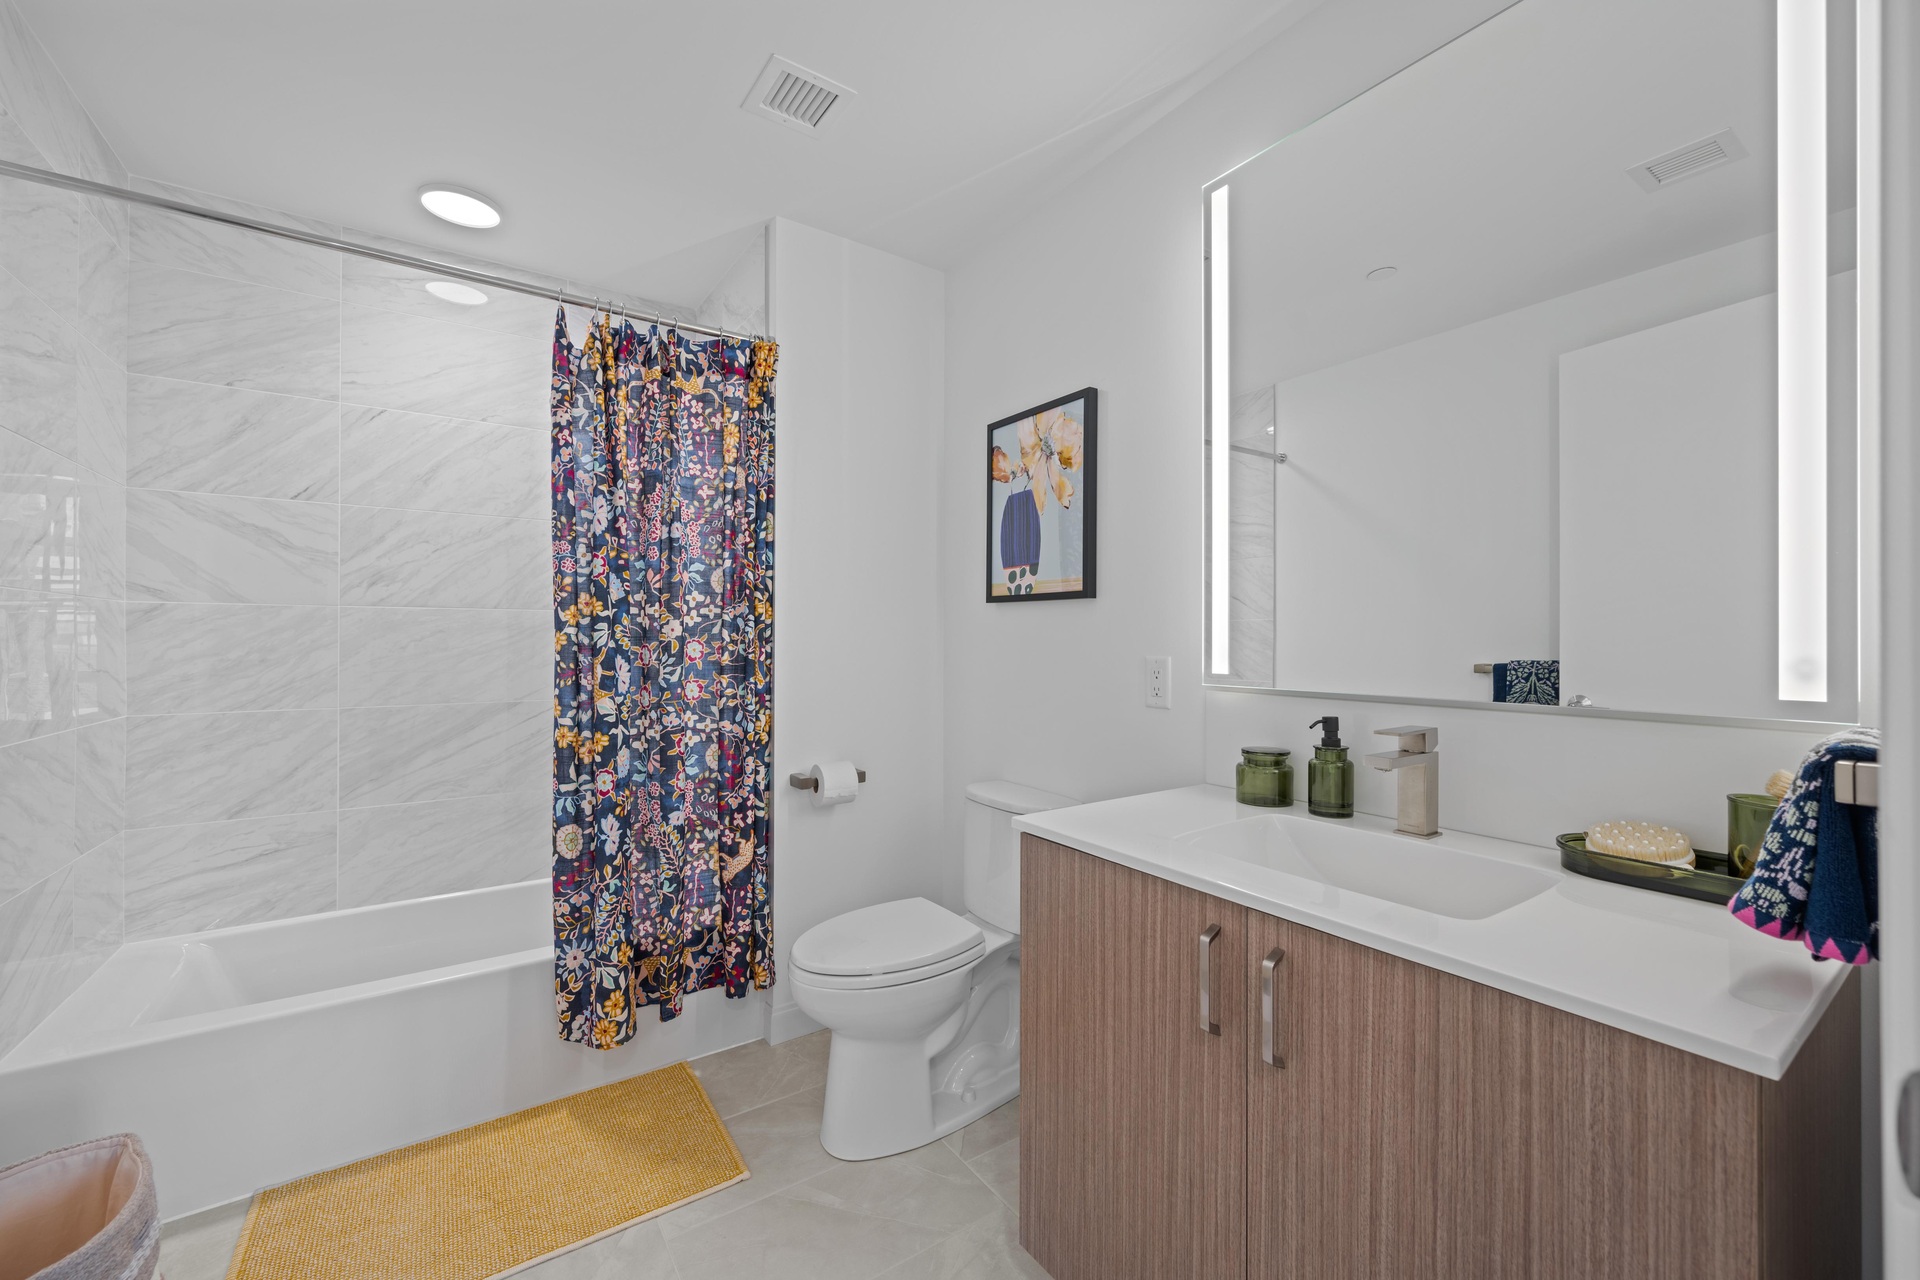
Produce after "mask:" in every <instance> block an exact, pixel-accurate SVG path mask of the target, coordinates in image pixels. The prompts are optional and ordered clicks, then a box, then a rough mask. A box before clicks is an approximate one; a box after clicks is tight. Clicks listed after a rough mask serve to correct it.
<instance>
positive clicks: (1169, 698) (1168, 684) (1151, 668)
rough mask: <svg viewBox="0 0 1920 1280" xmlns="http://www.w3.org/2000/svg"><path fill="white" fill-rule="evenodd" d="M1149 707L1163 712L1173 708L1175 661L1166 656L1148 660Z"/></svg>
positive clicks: (1150, 657)
mask: <svg viewBox="0 0 1920 1280" xmlns="http://www.w3.org/2000/svg"><path fill="white" fill-rule="evenodd" d="M1147 705H1148V706H1150V707H1159V708H1160V709H1161V710H1163V711H1166V710H1170V709H1172V707H1173V659H1172V658H1169V657H1167V656H1166V655H1165V654H1161V655H1159V656H1157V657H1155V656H1153V655H1149V656H1148V658H1147Z"/></svg>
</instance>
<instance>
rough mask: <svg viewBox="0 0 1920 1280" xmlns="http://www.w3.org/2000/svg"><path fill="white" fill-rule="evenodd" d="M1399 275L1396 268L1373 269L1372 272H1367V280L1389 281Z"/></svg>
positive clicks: (1398, 270) (1398, 269)
mask: <svg viewBox="0 0 1920 1280" xmlns="http://www.w3.org/2000/svg"><path fill="white" fill-rule="evenodd" d="M1399 274H1400V268H1398V267H1375V268H1374V269H1373V270H1371V271H1369V272H1367V279H1369V280H1391V279H1393V278H1394V277H1395V276H1397V275H1399Z"/></svg>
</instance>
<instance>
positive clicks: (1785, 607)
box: [1203, 0, 1877, 722]
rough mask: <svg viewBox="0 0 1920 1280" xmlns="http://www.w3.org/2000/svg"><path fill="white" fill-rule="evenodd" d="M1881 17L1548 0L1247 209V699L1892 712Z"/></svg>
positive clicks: (1214, 339)
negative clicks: (1875, 413)
mask: <svg viewBox="0 0 1920 1280" xmlns="http://www.w3.org/2000/svg"><path fill="white" fill-rule="evenodd" d="M1852 11H1853V3H1852V0H1835V2H1834V3H1831V4H1829V3H1827V0H1778V4H1777V5H1776V3H1775V0H1683V2H1678V0H1607V2H1606V3H1594V0H1519V3H1517V4H1515V5H1514V6H1513V7H1511V8H1509V9H1506V10H1504V11H1503V12H1501V13H1499V14H1498V15H1496V16H1495V17H1493V18H1492V19H1490V20H1489V21H1487V22H1486V23H1484V24H1482V25H1481V26H1479V27H1477V28H1476V29H1474V30H1473V31H1470V32H1468V33H1467V34H1466V35H1464V36H1462V37H1461V38H1460V39H1458V40H1456V41H1454V42H1453V43H1451V44H1449V45H1447V46H1446V47H1444V48H1442V49H1440V50H1438V51H1437V52H1435V53H1433V54H1431V55H1429V56H1428V57H1427V58H1425V59H1423V60H1422V61H1420V62H1418V63H1416V64H1414V65H1413V66H1411V67H1408V68H1407V69H1405V70H1404V71H1401V72H1400V73H1399V74H1397V75H1395V76H1394V77H1393V78H1391V79H1389V80H1387V81H1385V82H1384V83H1382V84H1380V85H1378V86H1376V87H1375V88H1373V89H1372V90H1370V91H1369V92H1367V93H1365V94H1363V95H1362V96H1360V97H1358V98H1356V99H1354V100H1352V101H1351V102H1349V103H1347V104H1346V105H1345V106H1342V107H1341V108H1339V109H1338V110H1337V111H1334V112H1332V113H1331V114H1329V115H1327V116H1325V117H1324V118H1322V119H1320V120H1318V121H1317V122H1315V123H1314V124H1312V125H1311V126H1309V127H1307V128H1306V129H1303V130H1302V131H1300V132H1299V133H1297V134H1295V135H1293V136H1291V137H1288V138H1286V139H1284V140H1282V141H1280V142H1277V143H1275V144H1274V145H1273V146H1272V147H1270V148H1268V149H1267V150H1265V151H1264V152H1262V153H1261V154H1259V155H1258V156H1256V157H1254V158H1253V159H1251V160H1249V161H1247V162H1246V163H1244V164H1242V165H1240V166H1239V167H1237V168H1235V169H1234V170H1232V171H1231V172H1230V173H1228V174H1226V175H1224V176H1222V177H1221V178H1219V179H1217V180H1216V181H1214V182H1213V183H1211V184H1209V185H1208V187H1207V188H1206V190H1205V192H1204V194H1203V200H1204V207H1205V215H1206V234H1207V261H1206V289H1207V303H1206V316H1207V332H1206V343H1207V352H1206V397H1207V403H1206V412H1205V424H1206V431H1205V436H1206V440H1205V447H1206V449H1207V452H1208V456H1207V462H1206V475H1207V485H1208V492H1207V511H1206V522H1207V527H1206V530H1205V548H1206V550H1205V555H1206V568H1207V580H1208V581H1207V588H1208V590H1207V619H1206V627H1207V634H1206V659H1207V662H1206V665H1207V673H1206V678H1207V681H1208V682H1209V683H1210V684H1215V685H1233V686H1240V687H1252V688H1267V689H1282V690H1289V691H1300V692H1312V693H1319V694H1337V695H1345V696H1359V697H1376V698H1392V699H1396V700H1408V701H1423V702H1424V701H1438V702H1473V703H1486V702H1491V701H1496V700H1498V701H1502V702H1505V703H1510V704H1516V705H1529V706H1535V707H1545V706H1560V707H1563V708H1564V707H1567V706H1569V705H1571V706H1575V707H1588V706H1591V707H1596V708H1606V709H1612V710H1614V711H1620V712H1629V713H1639V714H1656V715H1663V716H1688V717H1693V716H1698V717H1710V718H1738V719H1760V720H1796V721H1828V722H1853V721H1855V720H1857V719H1858V718H1859V714H1860V707H1861V706H1862V705H1863V690H1864V691H1865V693H1864V696H1865V698H1866V699H1867V703H1866V704H1867V705H1871V698H1872V694H1873V688H1874V681H1875V678H1876V668H1877V660H1876V655H1875V654H1874V653H1873V652H1872V651H1871V646H1870V645H1864V646H1863V639H1864V638H1865V637H1870V636H1873V635H1874V634H1876V631H1877V622H1876V619H1875V618H1874V613H1873V611H1874V609H1875V607H1876V600H1875V596H1874V592H1873V591H1872V590H1870V589H1866V588H1865V587H1863V584H1869V585H1870V584H1871V583H1872V582H1873V581H1874V576H1875V566H1874V564H1873V563H1872V562H1873V559H1874V554H1875V552H1874V549H1875V547H1876V546H1877V524H1876V518H1877V517H1876V502H1875V496H1874V495H1875V484H1876V483H1877V480H1876V479H1875V471H1874V465H1873V464H1874V459H1875V456H1876V450H1875V445H1874V440H1873V435H1872V432H1871V431H1866V432H1863V431H1862V430H1861V427H1860V422H1861V414H1860V413H1859V405H1858V403H1857V400H1858V397H1857V394H1856V391H1857V388H1858V387H1859V386H1860V385H1862V384H1861V382H1860V379H1859V376H1858V367H1859V364H1860V343H1859V336H1860V335H1859V325H1858V319H1857V316H1858V314H1859V308H1858V306H1857V275H1858V272H1857V271H1856V259H1857V257H1858V253H1857V249H1856V244H1857V239H1858V238H1857V235H1856V232H1857V228H1856V217H1855V208H1856V205H1857V204H1858V203H1859V201H1858V198H1857V188H1858V186H1859V182H1860V180H1861V176H1860V174H1859V173H1858V172H1857V168H1858V166H1857V164H1856V140H1855V139H1856V105H1855V99H1856V92H1855V87H1856V86H1855V69H1854V63H1855V52H1856V51H1855V48H1854V26H1853V21H1852ZM1871 336H1872V335H1871V334H1869V338H1871ZM1863 477H1864V479H1863Z"/></svg>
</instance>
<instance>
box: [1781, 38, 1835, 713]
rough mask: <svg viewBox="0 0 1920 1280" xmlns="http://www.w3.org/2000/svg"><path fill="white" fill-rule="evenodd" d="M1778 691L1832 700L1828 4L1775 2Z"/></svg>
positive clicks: (1801, 698) (1788, 696)
mask: <svg viewBox="0 0 1920 1280" xmlns="http://www.w3.org/2000/svg"><path fill="white" fill-rule="evenodd" d="M1775 14H1776V21H1777V23H1778V31H1777V39H1776V41H1775V49H1776V53H1775V57H1776V59H1777V62H1778V65H1777V68H1776V72H1775V75H1776V80H1777V86H1776V93H1775V99H1776V103H1777V106H1776V110H1777V112H1778V117H1777V122H1776V123H1777V131H1776V132H1777V137H1778V146H1779V170H1778V177H1777V181H1778V184H1779V194H1778V200H1779V215H1778V234H1779V251H1780V266H1779V280H1780V294H1779V325H1780V328H1779V349H1780V350H1779V366H1780V418H1779V427H1778V447H1779V471H1780V476H1779V493H1778V504H1779V525H1780V541H1779V561H1778V563H1779V618H1778V630H1779V663H1780V668H1779V683H1780V698H1781V700H1782V701H1786V702H1825V701H1826V698H1827V5H1826V0H1776V5H1775Z"/></svg>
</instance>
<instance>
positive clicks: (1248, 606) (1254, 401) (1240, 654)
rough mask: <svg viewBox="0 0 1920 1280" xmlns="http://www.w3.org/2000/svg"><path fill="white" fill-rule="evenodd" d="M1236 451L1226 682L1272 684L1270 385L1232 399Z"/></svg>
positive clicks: (1230, 479)
mask: <svg viewBox="0 0 1920 1280" xmlns="http://www.w3.org/2000/svg"><path fill="white" fill-rule="evenodd" d="M1228 433H1229V434H1230V436H1231V437H1232V440H1233V443H1234V444H1236V445H1240V446H1242V448H1245V449H1250V450H1258V451H1259V452H1258V453H1243V452H1240V451H1238V450H1236V451H1235V452H1234V454H1233V457H1232V459H1231V460H1230V462H1229V464H1228V472H1227V484H1228V497H1229V500H1230V503H1231V505H1230V506H1229V508H1228V518H1229V520H1230V521H1231V527H1230V528H1229V530H1228V547H1229V566H1230V567H1229V573H1228V578H1229V587H1230V589H1231V590H1232V592H1233V609H1232V615H1231V616H1232V624H1231V629H1230V631H1229V633H1228V644H1227V656H1228V660H1229V662H1230V663H1231V665H1230V666H1229V668H1228V671H1227V674H1226V675H1225V676H1224V677H1223V681H1224V682H1225V683H1228V684H1246V685H1255V686H1266V685H1271V684H1272V683H1273V586H1274V583H1273V557H1274V550H1275V548H1274V541H1273V486H1274V475H1273V471H1274V467H1275V466H1276V465H1277V464H1276V463H1275V462H1273V460H1272V459H1271V458H1268V457H1264V456H1261V455H1263V454H1270V453H1271V452H1272V451H1273V436H1274V420H1273V388H1272V387H1261V388H1259V389H1258V390H1256V391H1247V392H1243V393H1241V394H1239V395H1237V396H1235V397H1234V398H1233V403H1232V405H1231V408H1230V416H1229V421H1228Z"/></svg>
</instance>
